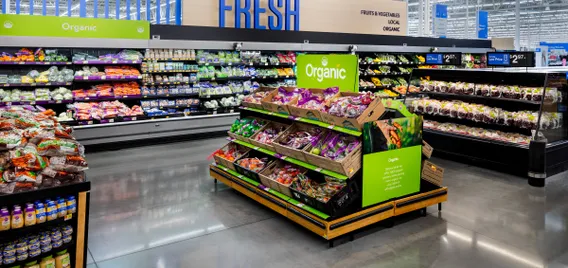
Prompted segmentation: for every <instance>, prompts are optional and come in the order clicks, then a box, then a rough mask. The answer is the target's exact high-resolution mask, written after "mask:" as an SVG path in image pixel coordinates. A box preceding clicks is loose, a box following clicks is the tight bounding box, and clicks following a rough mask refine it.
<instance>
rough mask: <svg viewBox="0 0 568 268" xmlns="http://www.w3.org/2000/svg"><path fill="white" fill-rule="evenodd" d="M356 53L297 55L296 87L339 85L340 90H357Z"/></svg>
mask: <svg viewBox="0 0 568 268" xmlns="http://www.w3.org/2000/svg"><path fill="white" fill-rule="evenodd" d="M357 61H358V60H357V56H356V55H328V54H320V55H298V57H297V58H296V64H297V70H296V77H297V83H298V87H303V88H328V87H339V90H340V91H344V92H345V91H347V92H357V91H358V87H357V83H358V81H359V78H358V76H359V70H358V63H357Z"/></svg>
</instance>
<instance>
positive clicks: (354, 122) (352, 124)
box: [320, 92, 385, 130]
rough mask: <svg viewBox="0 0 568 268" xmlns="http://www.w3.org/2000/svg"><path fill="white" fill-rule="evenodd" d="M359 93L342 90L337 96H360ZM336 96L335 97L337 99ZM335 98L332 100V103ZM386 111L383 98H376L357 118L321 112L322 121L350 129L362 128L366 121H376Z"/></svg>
mask: <svg viewBox="0 0 568 268" xmlns="http://www.w3.org/2000/svg"><path fill="white" fill-rule="evenodd" d="M358 95H359V93H355V92H340V93H339V94H338V95H337V96H335V98H339V97H345V96H358ZM335 98H334V99H335ZM332 101H333V99H332V100H331V101H330V103H331V102H332ZM384 112H385V106H384V105H383V103H382V102H381V99H379V98H376V99H375V100H374V101H373V102H371V104H369V106H368V107H367V109H365V111H363V113H361V115H359V117H357V118H347V117H339V116H335V115H331V114H328V113H324V112H322V113H320V114H321V118H322V121H323V122H325V123H328V124H331V125H335V126H338V127H344V128H349V129H356V130H362V129H363V124H364V123H365V122H371V121H376V120H378V119H379V117H381V115H382V114H383V113H384Z"/></svg>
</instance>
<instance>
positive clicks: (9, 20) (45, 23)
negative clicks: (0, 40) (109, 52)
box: [0, 15, 150, 39]
mask: <svg viewBox="0 0 568 268" xmlns="http://www.w3.org/2000/svg"><path fill="white" fill-rule="evenodd" d="M0 36H49V37H78V38H126V39H149V38H150V24H149V23H148V22H147V21H134V20H109V19H93V18H72V17H71V18H70V17H53V16H33V15H32V16H29V15H0Z"/></svg>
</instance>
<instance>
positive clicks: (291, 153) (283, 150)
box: [272, 123, 327, 162]
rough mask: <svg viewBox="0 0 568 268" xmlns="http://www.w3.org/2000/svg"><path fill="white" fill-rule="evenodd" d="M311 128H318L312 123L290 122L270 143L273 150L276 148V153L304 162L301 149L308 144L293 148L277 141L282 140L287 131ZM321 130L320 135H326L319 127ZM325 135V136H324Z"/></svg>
mask: <svg viewBox="0 0 568 268" xmlns="http://www.w3.org/2000/svg"><path fill="white" fill-rule="evenodd" d="M311 128H319V127H316V126H313V125H308V124H300V123H294V124H292V125H291V126H290V127H289V128H288V129H287V130H286V131H284V132H282V134H280V136H279V137H278V139H276V140H274V142H272V145H273V146H274V150H276V152H277V153H279V154H281V155H285V156H288V157H292V158H295V159H298V160H300V161H304V162H306V158H305V157H304V155H305V154H304V151H303V149H304V148H306V147H307V146H309V143H308V145H306V146H304V147H302V148H300V149H295V148H292V147H288V146H284V145H282V144H279V143H278V142H279V141H280V140H282V139H283V138H284V137H285V136H286V135H287V134H288V133H291V132H295V131H307V130H309V129H311ZM320 129H321V130H322V132H321V134H320V136H324V135H326V133H327V132H326V131H325V129H323V128H320ZM324 137H325V136H324Z"/></svg>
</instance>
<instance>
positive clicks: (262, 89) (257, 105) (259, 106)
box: [241, 87, 278, 110]
mask: <svg viewBox="0 0 568 268" xmlns="http://www.w3.org/2000/svg"><path fill="white" fill-rule="evenodd" d="M277 89H278V88H275V87H260V88H258V89H257V90H255V91H253V92H252V93H251V94H254V93H257V92H266V91H274V90H277ZM241 104H242V105H243V106H246V107H250V108H255V109H261V110H262V109H264V108H263V107H262V104H261V103H254V102H246V101H242V102H241Z"/></svg>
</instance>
